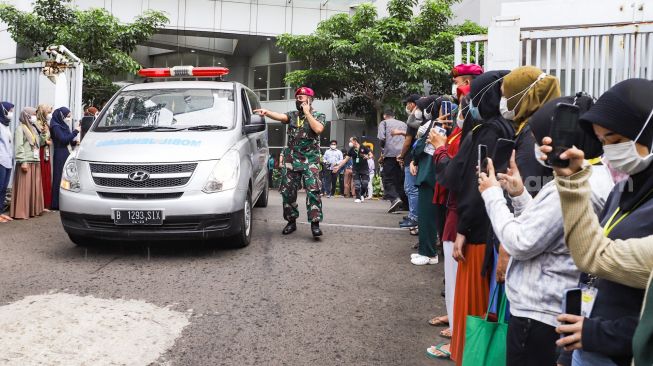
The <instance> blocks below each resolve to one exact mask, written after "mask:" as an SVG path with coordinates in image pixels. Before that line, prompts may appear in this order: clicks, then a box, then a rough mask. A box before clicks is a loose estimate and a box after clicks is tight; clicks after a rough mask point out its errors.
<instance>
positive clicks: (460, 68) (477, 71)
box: [451, 64, 483, 78]
mask: <svg viewBox="0 0 653 366" xmlns="http://www.w3.org/2000/svg"><path fill="white" fill-rule="evenodd" d="M482 73H483V68H482V67H480V66H479V65H477V64H460V65H456V66H454V68H453V69H451V77H454V78H455V77H456V76H465V75H481V74H482Z"/></svg>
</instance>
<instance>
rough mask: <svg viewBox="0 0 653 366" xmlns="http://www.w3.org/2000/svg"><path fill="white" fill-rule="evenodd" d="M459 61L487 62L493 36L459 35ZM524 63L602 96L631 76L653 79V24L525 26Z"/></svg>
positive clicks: (569, 88)
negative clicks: (574, 26) (549, 27)
mask: <svg viewBox="0 0 653 366" xmlns="http://www.w3.org/2000/svg"><path fill="white" fill-rule="evenodd" d="M454 42H455V57H454V60H455V62H456V63H461V62H463V61H464V62H467V63H469V62H477V63H479V64H481V65H485V64H487V56H486V55H487V52H486V51H487V50H489V48H488V47H492V45H491V44H488V37H487V35H474V36H463V37H458V38H456V40H455V41H454ZM515 47H519V49H520V52H519V54H520V56H521V57H520V60H519V64H520V65H534V66H537V67H539V68H540V69H542V70H543V71H544V72H546V73H547V74H550V75H554V76H557V77H558V78H559V79H560V86H561V89H562V92H563V94H564V95H571V94H573V93H575V92H577V91H581V90H582V91H586V92H588V93H590V94H591V95H593V96H595V97H598V96H599V95H601V94H603V92H605V91H606V90H607V89H609V88H610V87H611V86H612V85H614V84H616V83H618V82H620V81H622V80H625V79H629V78H646V79H653V23H651V22H645V23H636V24H628V25H619V26H597V27H582V28H580V27H579V28H558V29H538V30H522V31H521V32H520V41H519V44H516V45H515Z"/></svg>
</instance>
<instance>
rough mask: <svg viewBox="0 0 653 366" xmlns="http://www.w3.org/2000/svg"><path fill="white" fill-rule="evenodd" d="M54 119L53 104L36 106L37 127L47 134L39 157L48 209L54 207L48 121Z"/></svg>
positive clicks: (40, 131)
mask: <svg viewBox="0 0 653 366" xmlns="http://www.w3.org/2000/svg"><path fill="white" fill-rule="evenodd" d="M50 119H52V106H51V105H47V104H40V105H39V106H38V107H37V108H36V128H37V129H38V130H39V133H40V134H42V135H45V144H43V145H41V150H40V152H39V159H40V161H41V184H42V186H43V205H44V206H45V209H46V211H47V210H48V209H50V208H51V207H52V167H51V166H50V155H51V151H50V145H52V138H51V136H50V127H49V126H48V123H49V122H50Z"/></svg>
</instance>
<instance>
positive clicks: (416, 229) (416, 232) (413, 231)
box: [409, 228, 419, 236]
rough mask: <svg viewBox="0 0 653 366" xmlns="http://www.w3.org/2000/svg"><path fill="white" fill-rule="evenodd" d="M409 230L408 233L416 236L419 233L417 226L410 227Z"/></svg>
mask: <svg viewBox="0 0 653 366" xmlns="http://www.w3.org/2000/svg"><path fill="white" fill-rule="evenodd" d="M409 232H410V235H412V236H417V235H419V228H413V229H410V231H409Z"/></svg>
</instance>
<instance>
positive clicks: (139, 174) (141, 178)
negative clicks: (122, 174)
mask: <svg viewBox="0 0 653 366" xmlns="http://www.w3.org/2000/svg"><path fill="white" fill-rule="evenodd" d="M127 178H129V180H131V181H132V182H145V181H146V180H148V179H150V173H149V172H146V171H145V170H137V171H135V172H131V173H129V175H128V176H127Z"/></svg>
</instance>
